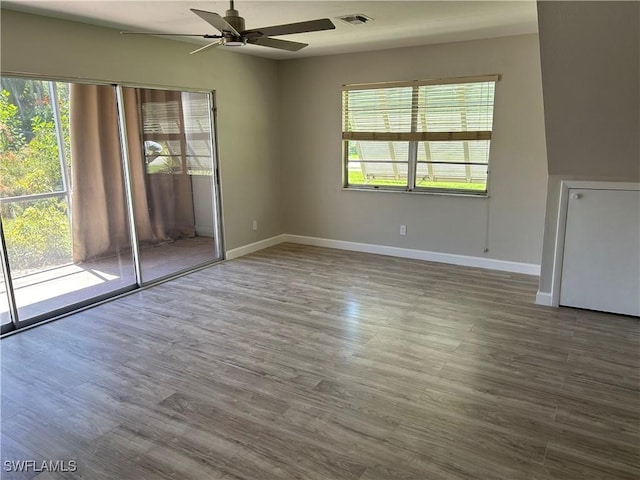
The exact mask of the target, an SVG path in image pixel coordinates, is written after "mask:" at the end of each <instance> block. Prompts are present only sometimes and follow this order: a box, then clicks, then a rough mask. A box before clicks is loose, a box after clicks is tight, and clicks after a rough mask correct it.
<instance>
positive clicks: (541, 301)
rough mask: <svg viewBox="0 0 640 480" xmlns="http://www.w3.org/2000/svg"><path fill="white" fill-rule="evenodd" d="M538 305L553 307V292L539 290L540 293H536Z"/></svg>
mask: <svg viewBox="0 0 640 480" xmlns="http://www.w3.org/2000/svg"><path fill="white" fill-rule="evenodd" d="M536 305H545V306H547V307H553V296H552V295H551V292H541V291H540V290H538V293H536Z"/></svg>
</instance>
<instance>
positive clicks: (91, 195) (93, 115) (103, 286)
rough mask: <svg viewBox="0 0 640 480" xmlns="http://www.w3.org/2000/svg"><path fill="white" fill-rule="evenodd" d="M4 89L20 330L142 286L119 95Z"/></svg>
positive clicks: (58, 86) (5, 185)
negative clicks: (129, 201) (134, 246)
mask: <svg viewBox="0 0 640 480" xmlns="http://www.w3.org/2000/svg"><path fill="white" fill-rule="evenodd" d="M75 86H76V85H74V84H69V83H63V82H47V81H41V80H27V79H17V78H3V79H2V101H3V105H2V106H1V107H0V108H2V112H3V113H2V118H3V121H4V122H5V128H6V129H7V130H5V133H4V135H3V141H2V157H1V158H2V180H1V185H2V189H1V190H0V200H1V202H2V203H1V210H0V214H1V215H2V224H3V229H4V237H5V248H6V252H7V256H8V261H9V267H10V273H11V279H12V284H13V293H14V297H15V303H16V307H17V311H18V316H19V319H20V321H22V322H24V321H29V320H33V319H37V318H44V317H48V316H50V315H52V314H55V313H59V312H61V311H64V310H66V309H67V308H68V307H69V306H70V305H81V304H84V303H86V302H87V301H91V300H92V299H95V298H101V297H104V296H106V295H110V294H113V293H114V292H120V291H123V290H126V289H128V288H129V289H130V288H133V287H134V286H135V275H134V267H133V262H132V256H131V245H130V235H129V229H128V228H129V227H128V222H127V216H126V210H125V202H126V200H125V197H124V188H123V175H122V156H121V148H120V142H119V135H118V126H117V110H116V103H115V98H116V97H115V89H114V87H112V86H98V85H91V86H90V87H91V91H92V96H91V97H87V98H78V97H77V95H76V96H75V97H74V87H75Z"/></svg>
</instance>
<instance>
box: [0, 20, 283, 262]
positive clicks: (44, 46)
mask: <svg viewBox="0 0 640 480" xmlns="http://www.w3.org/2000/svg"><path fill="white" fill-rule="evenodd" d="M1 20H2V28H1V34H2V39H1V40H2V41H1V48H2V50H1V55H0V62H1V63H0V66H1V68H2V71H3V72H14V73H27V74H34V75H42V76H53V77H62V78H69V79H72V78H81V79H97V80H102V81H112V82H124V83H133V84H145V85H159V86H171V87H179V88H192V89H204V90H216V94H217V100H218V109H219V115H218V120H219V122H218V134H219V149H220V169H221V177H222V190H223V192H224V212H223V214H224V221H225V240H226V247H227V249H231V248H235V247H239V246H241V245H246V244H248V243H251V242H255V241H257V240H260V239H263V238H269V237H272V236H274V235H279V234H281V233H283V230H282V227H283V225H282V211H281V208H280V207H281V204H282V199H281V195H280V191H281V189H280V188H279V172H280V169H279V162H278V155H277V152H278V141H277V138H278V121H277V109H278V102H277V96H278V73H277V72H278V71H277V68H278V67H277V63H276V62H275V61H273V60H267V59H262V58H257V57H251V56H248V55H239V54H235V53H230V52H225V51H222V50H217V51H216V50H211V51H208V52H206V53H203V54H202V55H199V56H190V55H188V52H189V51H190V50H193V46H192V45H189V44H187V43H181V42H175V41H169V40H163V39H158V38H150V37H133V36H131V37H127V36H122V35H120V34H119V33H118V32H117V31H116V30H111V29H106V28H99V27H94V26H89V25H84V24H80V23H75V22H67V21H62V20H55V19H48V18H44V17H40V16H35V15H27V14H23V13H17V12H13V11H8V10H2V16H1ZM253 219H257V220H258V222H259V226H260V229H259V230H258V231H257V232H254V231H252V229H251V221H252V220H253Z"/></svg>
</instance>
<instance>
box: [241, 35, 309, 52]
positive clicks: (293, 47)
mask: <svg viewBox="0 0 640 480" xmlns="http://www.w3.org/2000/svg"><path fill="white" fill-rule="evenodd" d="M247 42H248V43H251V44H253V45H260V46H262V47H271V48H278V49H280V50H289V51H290V52H297V51H298V50H300V49H302V48H304V47H306V46H308V44H307V43H300V42H290V41H289V40H280V39H278V38H269V37H258V38H250V39H249V40H247Z"/></svg>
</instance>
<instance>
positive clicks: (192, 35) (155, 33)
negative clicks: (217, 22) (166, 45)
mask: <svg viewBox="0 0 640 480" xmlns="http://www.w3.org/2000/svg"><path fill="white" fill-rule="evenodd" d="M120 34H121V35H164V36H165V37H168V36H177V37H202V38H221V37H222V35H208V34H206V33H205V34H201V33H164V32H120Z"/></svg>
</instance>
